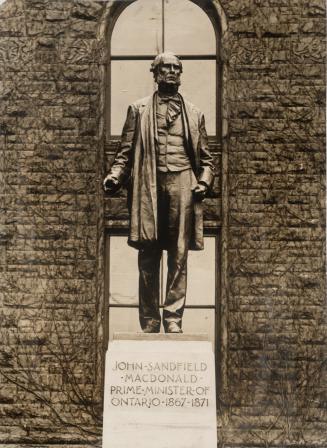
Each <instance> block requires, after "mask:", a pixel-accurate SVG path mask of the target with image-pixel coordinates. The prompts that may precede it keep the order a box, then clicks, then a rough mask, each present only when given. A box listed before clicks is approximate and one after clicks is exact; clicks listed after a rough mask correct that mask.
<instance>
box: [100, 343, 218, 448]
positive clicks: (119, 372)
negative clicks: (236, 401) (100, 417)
mask: <svg viewBox="0 0 327 448" xmlns="http://www.w3.org/2000/svg"><path fill="white" fill-rule="evenodd" d="M136 447H137V448H172V447H173V448H216V447H217V424H216V392H215V362H214V355H213V352H212V346H211V343H210V342H207V341H183V340H167V341H165V340H116V341H113V342H111V343H110V344H109V348H108V352H107V356H106V379H105V400H104V421H103V448H136Z"/></svg>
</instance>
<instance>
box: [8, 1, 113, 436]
mask: <svg viewBox="0 0 327 448" xmlns="http://www.w3.org/2000/svg"><path fill="white" fill-rule="evenodd" d="M104 7H105V4H104V3H103V2H93V1H52V0H51V1H46V0H8V1H6V2H5V3H4V4H2V5H1V6H0V78H1V82H0V98H1V99H0V116H1V119H0V120H1V123H0V129H1V131H0V134H1V135H0V144H1V176H2V177H1V186H2V188H1V190H2V191H1V193H2V194H1V200H2V203H1V220H2V224H3V227H2V228H1V271H2V272H1V274H2V275H1V287H0V290H1V292H0V303H1V305H0V310H1V311H0V313H1V314H0V319H1V330H0V332H1V336H0V372H1V380H0V403H1V406H0V444H2V443H8V442H12V443H13V442H17V443H18V442H19V443H23V442H26V443H27V442H35V443H41V442H43V443H55V442H56V441H58V443H59V442H63V441H65V440H68V441H70V442H73V441H75V442H76V441H83V440H86V438H87V439H88V440H93V439H94V440H95V438H96V436H97V435H99V434H101V425H100V424H99V421H100V420H99V415H100V411H99V410H101V398H100V397H101V394H100V393H99V387H100V386H101V375H102V373H101V371H99V370H97V366H98V360H97V357H98V353H97V348H99V344H100V343H98V342H97V338H98V333H97V325H96V322H97V319H98V314H99V312H98V311H99V310H98V297H97V296H98V289H97V288H98V284H99V283H101V280H100V281H99V282H98V278H97V277H98V275H99V273H101V257H102V255H101V256H100V255H99V254H98V251H99V241H100V242H101V232H102V230H101V229H100V227H99V225H98V224H99V222H100V220H101V201H102V192H101V190H100V182H99V179H100V178H101V177H102V174H101V173H100V171H99V170H100V169H101V162H100V161H101V145H100V144H99V141H98V139H99V135H98V128H99V126H98V124H99V123H98V118H99V114H98V108H99V101H100V92H101V88H102V84H101V82H102V80H101V77H100V75H101V70H100V67H99V58H98V53H97V45H96V42H97V40H96V32H97V30H98V22H99V19H100V17H101V14H102V11H103V8H104ZM100 348H101V345H100ZM97 425H98V426H97Z"/></svg>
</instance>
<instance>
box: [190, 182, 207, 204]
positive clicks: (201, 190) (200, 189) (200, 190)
mask: <svg viewBox="0 0 327 448" xmlns="http://www.w3.org/2000/svg"><path fill="white" fill-rule="evenodd" d="M207 192H208V187H207V185H205V184H204V183H198V184H197V186H196V187H195V188H194V189H193V195H194V197H195V199H196V200H197V201H203V199H204V198H205V196H206V194H207Z"/></svg>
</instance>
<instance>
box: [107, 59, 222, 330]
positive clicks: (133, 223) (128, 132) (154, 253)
mask: <svg viewBox="0 0 327 448" xmlns="http://www.w3.org/2000/svg"><path fill="white" fill-rule="evenodd" d="M151 71H152V72H153V74H154V79H155V81H156V83H157V84H158V90H157V91H156V92H155V93H154V94H153V95H152V96H150V97H147V98H143V99H141V100H139V101H136V102H135V103H134V104H132V105H131V106H129V108H128V112H127V118H126V122H125V125H124V128H123V133H122V141H121V146H120V149H119V150H118V152H117V154H116V157H115V160H114V163H113V165H112V167H111V170H110V172H109V174H108V175H107V177H106V178H105V179H104V189H105V191H106V192H108V193H109V194H113V193H115V192H116V191H117V190H118V189H119V187H120V186H121V185H122V184H123V183H125V182H126V181H127V180H129V181H130V186H131V189H130V196H129V204H130V233H129V239H128V244H129V245H131V246H133V247H136V248H137V249H138V250H139V256H138V266H139V275H140V276H139V317H140V324H141V327H142V329H143V331H144V332H146V333H158V332H159V331H160V322H161V316H160V311H159V268H160V260H161V255H162V251H163V250H167V254H168V275H167V288H166V298H165V303H164V309H163V325H164V329H165V332H166V333H181V332H182V316H183V311H184V306H185V297H186V282H187V255H188V250H189V249H191V250H201V249H203V218H202V204H201V201H202V200H203V198H204V197H205V195H206V193H207V191H208V189H209V188H210V185H211V183H212V181H213V177H214V168H213V161H212V157H211V155H210V152H209V149H208V142H207V134H206V130H205V123H204V116H203V114H202V113H201V112H200V111H199V110H198V109H197V108H196V107H195V106H193V105H192V104H191V103H189V102H188V101H186V100H184V99H183V97H182V96H181V95H180V94H179V93H178V88H179V85H180V76H181V73H182V71H183V70H182V63H181V61H180V60H179V58H178V57H177V56H175V55H174V54H172V53H168V52H166V53H162V54H159V55H158V56H157V57H156V58H155V59H154V61H153V63H152V65H151Z"/></svg>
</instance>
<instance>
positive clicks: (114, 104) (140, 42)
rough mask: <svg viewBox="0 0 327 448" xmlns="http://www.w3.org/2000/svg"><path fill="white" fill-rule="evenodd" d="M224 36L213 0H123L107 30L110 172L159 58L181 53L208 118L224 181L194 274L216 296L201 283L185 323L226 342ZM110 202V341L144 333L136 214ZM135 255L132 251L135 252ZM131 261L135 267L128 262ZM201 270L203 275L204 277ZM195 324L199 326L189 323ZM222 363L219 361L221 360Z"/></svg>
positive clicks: (191, 91) (212, 202)
mask: <svg viewBox="0 0 327 448" xmlns="http://www.w3.org/2000/svg"><path fill="white" fill-rule="evenodd" d="M220 33H221V31H220V22H219V18H218V14H217V10H216V8H215V7H214V5H213V2H212V1H211V0H136V1H135V0H133V1H126V0H117V1H115V2H113V8H112V10H111V20H110V23H109V29H108V32H107V36H108V41H107V42H108V45H109V55H108V75H107V95H106V101H107V103H106V110H107V117H106V146H105V150H106V154H105V155H106V163H107V166H108V167H109V166H110V162H111V160H112V159H113V157H114V154H115V152H116V148H117V145H119V139H120V133H121V129H122V126H123V123H124V119H125V116H126V111H127V106H128V105H129V104H130V103H132V102H134V101H136V100H137V99H139V98H142V97H145V96H148V95H150V94H151V93H152V92H153V91H154V90H155V88H156V85H155V83H154V81H153V77H152V74H151V73H150V71H149V69H150V64H151V61H152V60H153V59H154V57H155V56H156V54H157V53H158V52H160V51H162V50H171V51H173V52H175V53H177V54H178V55H179V57H180V58H181V60H182V62H183V67H184V71H183V74H182V86H181V89H180V91H181V93H182V94H183V96H185V97H186V98H188V99H189V100H190V101H191V102H192V103H194V104H195V105H196V106H198V107H199V108H200V109H201V110H202V111H203V112H204V113H205V117H206V127H207V131H208V134H209V145H210V147H211V152H212V153H213V155H214V157H215V159H216V161H217V173H218V176H217V180H216V184H215V190H214V193H213V195H212V197H211V198H210V199H209V200H208V201H207V205H206V207H205V214H204V218H205V222H204V225H205V245H206V248H205V251H204V252H202V253H197V254H196V253H194V259H192V256H193V254H192V255H191V256H190V264H189V272H191V270H192V269H194V272H196V274H195V275H198V276H199V277H201V278H202V277H203V275H206V274H208V278H207V280H206V283H207V284H210V288H211V290H210V293H209V294H208V295H207V296H203V297H202V299H201V301H200V302H199V301H197V298H196V296H198V297H200V295H201V292H202V291H201V290H198V291H196V286H194V285H193V286H194V287H193V288H189V291H190V290H191V289H192V290H194V297H192V294H190V293H188V298H187V304H186V308H189V310H187V309H186V312H185V317H184V319H183V326H184V325H185V326H184V329H185V331H193V332H194V331H196V332H201V331H204V332H207V331H208V332H209V333H210V335H211V339H212V340H213V341H214V340H216V341H218V340H220V336H219V332H220V325H219V321H220V317H219V313H220V310H219V303H220V299H219V297H218V295H219V294H220V291H221V288H220V267H221V260H220V256H221V250H220V246H221V244H220V240H221V239H220V227H221V220H220V208H221V205H220V199H221V198H220V195H221V188H220V182H221V176H220V175H219V172H220V171H221V110H220V109H221V92H222V89H221V81H222V75H221V73H222V67H221V63H220V52H219V49H220V47H219V43H220ZM106 201H107V207H106V210H105V225H106V229H107V232H106V279H105V285H106V286H105V296H106V300H105V301H106V314H105V315H106V316H107V315H108V313H107V310H108V309H109V310H110V313H109V322H107V325H106V332H107V336H109V334H112V332H113V331H127V330H128V331H137V330H138V319H137V277H138V275H137V262H136V255H137V254H136V253H135V250H134V249H128V248H127V245H126V239H127V238H126V233H127V227H128V212H127V210H126V209H123V206H122V202H120V203H119V201H122V199H121V198H120V197H116V198H107V199H106ZM114 202H115V204H114ZM118 203H119V204H118ZM117 204H118V206H117ZM127 251H131V252H129V253H128V254H127ZM201 256H202V257H203V258H202V259H201ZM133 257H134V260H132V258H133ZM199 257H200V258H199ZM127 259H128V260H129V262H130V261H131V263H129V262H128V263H127ZM114 260H117V262H115V261H114ZM127 264H130V270H131V271H130V275H129V280H128V281H125V282H124V284H123V288H121V286H120V285H122V278H125V279H126V272H125V271H126V266H127ZM133 266H135V271H134V272H133V271H132V269H133ZM197 269H200V271H201V269H202V272H200V271H199V272H198V271H197ZM163 270H164V266H163ZM123 272H124V276H122V273H123ZM117 287H118V289H117ZM163 295H164V285H162V296H163ZM201 313H202V314H201ZM110 316H111V317H110ZM121 316H124V318H123V319H122V318H121ZM187 316H188V317H187ZM200 316H201V317H200ZM187 319H189V322H190V323H191V324H190V323H189V324H188V322H187ZM110 322H111V323H112V325H110ZM115 322H120V323H123V327H121V328H115V329H114V328H113V325H114V324H115ZM108 323H109V325H108ZM195 324H197V327H196V328H195V327H194V325H195ZM201 325H202V327H201ZM217 347H219V344H217ZM216 359H217V362H218V363H219V355H218V356H217V357H216Z"/></svg>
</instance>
